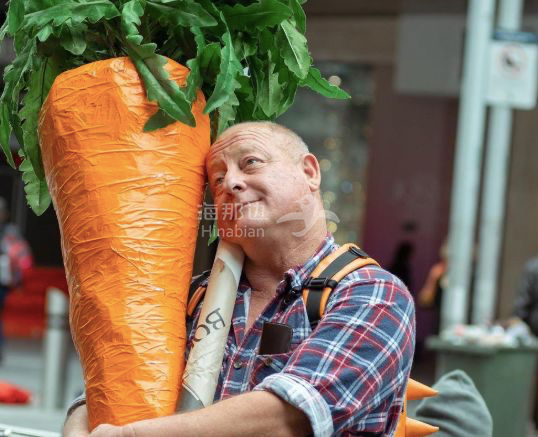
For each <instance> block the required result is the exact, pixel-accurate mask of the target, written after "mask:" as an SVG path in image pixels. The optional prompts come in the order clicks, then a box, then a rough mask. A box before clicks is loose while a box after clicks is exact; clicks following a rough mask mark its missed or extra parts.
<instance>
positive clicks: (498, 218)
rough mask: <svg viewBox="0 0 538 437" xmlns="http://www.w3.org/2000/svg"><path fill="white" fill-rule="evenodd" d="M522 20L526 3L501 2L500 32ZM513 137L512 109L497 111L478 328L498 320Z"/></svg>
mask: <svg viewBox="0 0 538 437" xmlns="http://www.w3.org/2000/svg"><path fill="white" fill-rule="evenodd" d="M522 16H523V0H501V3H500V5H499V17H498V27H499V28H501V29H503V30H518V29H519V28H520V26H521V20H522ZM511 135H512V110H511V108H510V107H509V106H495V107H493V108H492V109H491V122H490V125H489V132H488V149H487V154H486V167H485V176H484V188H483V206H482V215H481V218H480V248H479V256H478V272H477V284H476V290H475V294H474V299H473V318H472V320H473V323H475V324H481V323H488V322H491V321H492V320H493V318H494V312H495V302H496V298H497V289H498V287H497V279H498V271H499V259H500V250H501V243H502V235H503V225H504V212H505V199H506V181H507V177H508V160H509V155H510V139H511Z"/></svg>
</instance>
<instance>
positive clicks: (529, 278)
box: [514, 257, 538, 336]
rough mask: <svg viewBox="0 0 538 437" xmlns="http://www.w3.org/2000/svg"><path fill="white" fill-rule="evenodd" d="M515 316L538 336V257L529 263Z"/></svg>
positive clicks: (521, 281) (519, 290)
mask: <svg viewBox="0 0 538 437" xmlns="http://www.w3.org/2000/svg"><path fill="white" fill-rule="evenodd" d="M514 315H515V316H516V317H518V318H519V319H521V320H523V321H524V322H525V323H526V324H527V325H528V326H529V328H530V330H531V332H532V333H533V334H534V335H536V336H538V257H536V258H532V259H531V260H529V261H528V262H527V264H526V265H525V268H524V269H523V273H522V274H521V278H520V280H519V286H518V290H517V296H516V301H515V304H514Z"/></svg>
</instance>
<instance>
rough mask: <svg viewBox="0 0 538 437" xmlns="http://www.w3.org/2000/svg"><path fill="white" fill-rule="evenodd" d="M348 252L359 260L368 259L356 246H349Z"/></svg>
mask: <svg viewBox="0 0 538 437" xmlns="http://www.w3.org/2000/svg"><path fill="white" fill-rule="evenodd" d="M349 251H350V252H351V253H352V254H353V255H356V256H358V257H359V258H368V257H369V256H368V254H367V253H366V252H365V251H364V250H362V249H359V248H358V247H357V246H351V247H350V248H349Z"/></svg>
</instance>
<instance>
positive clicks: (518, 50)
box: [486, 31, 538, 109]
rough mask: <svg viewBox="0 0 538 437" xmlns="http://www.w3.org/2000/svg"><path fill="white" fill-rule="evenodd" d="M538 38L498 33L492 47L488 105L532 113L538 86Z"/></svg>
mask: <svg viewBox="0 0 538 437" xmlns="http://www.w3.org/2000/svg"><path fill="white" fill-rule="evenodd" d="M537 41H538V39H537V36H536V34H534V33H529V32H509V31H498V32H496V33H495V38H494V39H493V40H492V41H491V43H490V68H489V77H488V88H487V93H486V98H487V102H488V103H489V104H490V105H503V106H510V107H513V108H517V109H532V108H534V106H536V95H537V85H538V45H537Z"/></svg>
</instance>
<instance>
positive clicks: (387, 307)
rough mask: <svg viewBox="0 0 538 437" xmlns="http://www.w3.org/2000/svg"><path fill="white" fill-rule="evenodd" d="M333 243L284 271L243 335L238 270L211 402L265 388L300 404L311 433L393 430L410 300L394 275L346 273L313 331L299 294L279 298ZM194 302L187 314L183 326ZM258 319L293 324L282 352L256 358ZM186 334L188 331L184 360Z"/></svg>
mask: <svg viewBox="0 0 538 437" xmlns="http://www.w3.org/2000/svg"><path fill="white" fill-rule="evenodd" d="M338 247H339V246H338V245H337V244H336V243H335V242H334V239H333V237H332V235H331V234H330V233H329V234H328V235H327V238H326V239H325V241H324V242H323V244H321V246H320V247H319V248H318V249H317V250H316V252H315V253H314V255H313V256H312V257H311V258H310V259H309V260H308V261H307V262H306V263H305V264H304V265H302V266H298V267H296V268H293V269H290V270H288V271H287V272H285V273H284V278H283V280H282V281H281V282H280V284H279V285H278V287H277V289H276V292H275V296H274V298H273V300H272V301H271V303H270V304H269V305H268V306H267V307H266V308H265V310H264V311H263V312H262V314H261V315H260V317H259V318H258V319H257V320H256V321H255V322H254V324H253V325H252V327H251V328H250V330H249V331H248V332H245V327H246V321H247V314H248V306H249V299H250V294H251V288H250V286H249V284H248V281H247V279H246V277H245V276H244V275H243V277H242V278H241V281H240V284H239V288H238V291H237V299H236V303H235V308H234V313H233V316H232V328H231V329H230V333H229V335H228V341H227V344H226V350H225V355H224V360H223V363H222V368H221V372H220V377H219V382H218V386H217V391H216V395H215V401H217V400H222V399H227V398H229V397H231V396H235V395H238V394H240V393H245V392H249V391H253V390H266V391H269V392H272V393H274V394H276V395H278V396H279V397H280V398H282V399H284V400H285V401H287V402H289V403H290V404H292V405H294V406H295V407H297V408H298V409H300V410H302V411H303V412H304V413H305V414H306V415H307V416H308V418H309V419H310V423H311V425H312V430H313V432H314V435H315V436H329V435H342V436H348V435H365V434H367V435H370V434H373V435H383V436H385V435H392V434H393V433H394V430H395V427H396V424H397V421H398V417H399V415H400V411H401V409H402V405H403V396H404V392H405V386H406V382H407V379H408V377H409V372H410V370H411V364H412V358H413V351H414V344H415V313H414V305H413V299H412V297H411V295H410V294H409V291H408V290H407V288H406V287H405V285H404V284H403V283H402V281H400V280H399V279H398V278H396V277H395V276H393V275H392V274H390V273H389V272H387V271H386V270H383V269H382V268H380V267H377V266H367V267H363V268H361V269H359V270H357V271H355V272H352V273H350V274H348V275H347V276H345V277H344V278H343V279H342V280H341V281H340V282H339V284H338V286H337V288H336V289H335V290H334V291H333V293H332V294H331V297H330V298H329V301H328V304H327V309H326V312H325V315H324V317H323V318H322V319H321V320H320V321H319V323H318V324H317V326H315V328H314V330H313V331H312V328H311V326H310V322H309V320H308V317H307V313H306V308H305V305H304V302H303V299H302V298H301V297H298V298H297V299H295V300H294V301H293V302H291V303H289V304H287V305H286V304H285V303H284V300H285V297H286V296H287V295H288V292H289V289H290V287H296V286H300V285H301V284H302V283H303V281H304V280H305V279H306V278H308V276H309V275H310V273H311V272H312V271H313V270H314V269H315V267H316V266H317V265H318V264H319V263H320V261H321V260H322V259H323V258H325V257H326V256H327V255H329V254H330V253H331V252H333V251H334V250H336V249H338ZM201 285H202V286H203V285H207V279H206V280H205V281H204V282H202V283H201ZM201 307H202V306H201V305H198V308H197V309H196V311H195V313H194V314H193V326H196V324H197V321H198V316H199V314H200V310H201ZM264 322H273V323H284V324H287V325H289V326H290V327H291V328H292V329H293V337H292V343H291V351H290V352H288V353H283V354H273V355H258V353H257V351H258V347H259V345H260V339H261V333H262V328H263V324H264ZM193 337H194V329H191V332H190V333H189V338H188V343H187V350H186V358H188V354H189V351H190V348H191V346H192V343H193Z"/></svg>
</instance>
